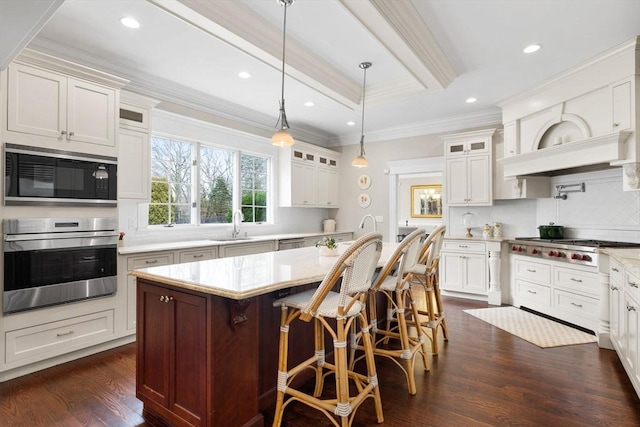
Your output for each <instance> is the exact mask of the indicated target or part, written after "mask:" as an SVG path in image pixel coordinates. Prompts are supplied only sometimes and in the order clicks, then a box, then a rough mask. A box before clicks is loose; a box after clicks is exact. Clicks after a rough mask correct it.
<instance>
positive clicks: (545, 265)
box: [511, 255, 600, 331]
mask: <svg viewBox="0 0 640 427" xmlns="http://www.w3.org/2000/svg"><path fill="white" fill-rule="evenodd" d="M511 271H512V275H513V281H512V283H513V288H512V298H513V301H512V303H513V305H514V306H516V307H527V308H530V309H532V310H535V311H538V312H540V313H544V314H547V315H549V316H553V317H555V318H557V319H560V320H564V321H566V322H569V323H573V324H575V325H578V326H581V327H583V328H586V329H589V330H592V331H597V330H598V322H599V321H598V312H599V304H600V298H599V285H598V273H597V271H596V270H595V268H592V267H583V266H574V265H571V266H567V264H561V263H558V262H554V261H550V260H546V259H539V260H538V259H535V258H533V259H532V258H530V257H525V256H518V255H511Z"/></svg>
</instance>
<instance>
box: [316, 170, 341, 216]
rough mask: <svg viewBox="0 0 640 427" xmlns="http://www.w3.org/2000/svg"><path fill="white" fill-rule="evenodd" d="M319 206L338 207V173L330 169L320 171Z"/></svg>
mask: <svg viewBox="0 0 640 427" xmlns="http://www.w3.org/2000/svg"><path fill="white" fill-rule="evenodd" d="M318 205H319V206H326V207H330V208H337V207H338V172H337V171H335V170H330V169H323V168H319V169H318Z"/></svg>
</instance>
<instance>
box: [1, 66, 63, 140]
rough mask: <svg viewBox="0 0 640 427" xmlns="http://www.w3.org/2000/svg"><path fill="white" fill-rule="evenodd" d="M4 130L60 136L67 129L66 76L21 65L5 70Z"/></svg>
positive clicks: (53, 136)
mask: <svg viewBox="0 0 640 427" xmlns="http://www.w3.org/2000/svg"><path fill="white" fill-rule="evenodd" d="M8 74H9V86H8V88H7V94H8V111H7V116H8V117H7V118H8V120H7V130H9V131H14V132H22V133H29V134H35V135H42V136H48V137H52V138H62V132H63V131H65V132H66V130H67V128H66V123H67V78H66V77H64V76H62V75H59V74H55V73H51V72H48V71H44V70H40V69H37V68H31V67H27V66H24V65H21V64H12V65H11V66H10V67H9V70H8Z"/></svg>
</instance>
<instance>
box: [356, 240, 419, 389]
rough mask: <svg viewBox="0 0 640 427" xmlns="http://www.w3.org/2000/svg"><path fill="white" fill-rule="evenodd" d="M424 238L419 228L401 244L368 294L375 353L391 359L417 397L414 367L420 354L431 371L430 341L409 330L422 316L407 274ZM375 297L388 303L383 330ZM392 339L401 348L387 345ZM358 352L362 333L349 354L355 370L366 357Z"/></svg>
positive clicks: (414, 263) (416, 259)
mask: <svg viewBox="0 0 640 427" xmlns="http://www.w3.org/2000/svg"><path fill="white" fill-rule="evenodd" d="M424 236H425V230H424V229H417V230H415V231H413V232H412V233H411V234H409V235H408V236H406V237H405V238H404V239H403V240H402V242H400V244H399V245H398V246H397V247H396V250H395V251H394V253H393V255H392V256H391V257H390V258H389V259H388V260H387V262H386V263H385V265H384V267H383V268H382V270H381V271H380V274H379V275H378V276H377V277H376V279H375V282H374V284H373V286H372V287H371V291H370V292H369V303H368V304H369V310H368V311H369V317H370V319H371V320H370V324H371V327H370V329H371V330H372V332H371V336H372V339H373V353H374V355H376V356H383V357H386V358H388V359H390V360H391V361H393V362H394V363H395V364H396V365H398V366H399V367H400V369H401V370H402V372H403V373H404V374H405V376H406V379H407V388H408V389H409V394H416V382H415V373H414V366H415V358H416V356H417V354H418V353H420V354H421V355H422V360H423V362H424V368H425V370H426V371H428V370H429V359H428V355H427V353H428V347H427V338H426V337H425V336H424V332H423V330H422V328H420V327H418V328H415V334H414V335H410V334H409V328H408V324H409V323H413V319H417V318H418V315H419V313H418V308H417V307H416V305H415V303H414V301H415V299H414V296H413V293H412V288H411V283H410V281H409V280H407V279H408V276H407V274H406V272H407V270H408V269H413V268H414V267H415V265H416V264H417V263H418V257H419V255H420V250H421V248H422V241H423V239H424ZM376 294H381V295H384V299H385V301H386V303H387V321H386V328H382V329H379V327H378V325H377V323H378V322H377V319H376V311H377V308H376ZM390 339H392V340H394V344H395V341H397V343H398V344H399V346H398V345H395V346H393V347H389V346H385V344H388V343H389V340H390ZM358 350H364V346H363V343H362V334H361V333H360V332H358V333H355V332H352V338H351V353H350V366H351V368H352V369H353V366H354V365H355V363H356V362H357V361H359V360H360V359H362V358H363V357H364V356H359V357H358V358H356V357H355V353H356V351H358Z"/></svg>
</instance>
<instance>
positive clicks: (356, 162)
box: [351, 155, 369, 168]
mask: <svg viewBox="0 0 640 427" xmlns="http://www.w3.org/2000/svg"><path fill="white" fill-rule="evenodd" d="M351 165H352V166H355V167H357V168H366V167H367V166H369V162H368V161H367V159H365V158H364V156H363V155H359V156H358V157H356V158H355V159H353V162H351Z"/></svg>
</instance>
